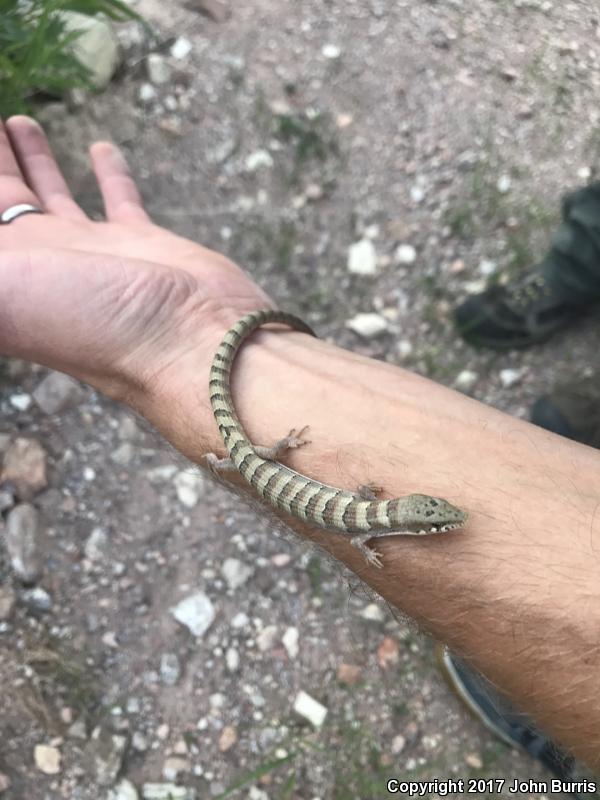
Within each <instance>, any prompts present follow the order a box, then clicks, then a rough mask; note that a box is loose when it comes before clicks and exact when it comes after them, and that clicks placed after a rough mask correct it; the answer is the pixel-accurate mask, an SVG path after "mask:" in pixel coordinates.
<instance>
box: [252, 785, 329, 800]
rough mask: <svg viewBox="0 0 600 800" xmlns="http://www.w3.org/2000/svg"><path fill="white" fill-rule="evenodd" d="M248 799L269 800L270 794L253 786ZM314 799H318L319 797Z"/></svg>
mask: <svg viewBox="0 0 600 800" xmlns="http://www.w3.org/2000/svg"><path fill="white" fill-rule="evenodd" d="M248 800H269V795H268V794H267V793H266V792H265V791H264V790H263V789H259V788H258V786H251V787H250V791H249V792H248ZM314 800H318V798H315V799H314Z"/></svg>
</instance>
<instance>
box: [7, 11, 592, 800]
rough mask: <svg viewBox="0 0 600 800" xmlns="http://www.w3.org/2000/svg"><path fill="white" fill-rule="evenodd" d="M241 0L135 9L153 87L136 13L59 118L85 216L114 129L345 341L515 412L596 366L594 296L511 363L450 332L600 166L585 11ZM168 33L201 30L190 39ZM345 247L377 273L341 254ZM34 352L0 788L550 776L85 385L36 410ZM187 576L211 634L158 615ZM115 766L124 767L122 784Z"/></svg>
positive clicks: (10, 373) (217, 787)
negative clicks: (105, 66)
mask: <svg viewBox="0 0 600 800" xmlns="http://www.w3.org/2000/svg"><path fill="white" fill-rule="evenodd" d="M239 5H240V6H244V7H240V8H238V7H237V5H236V7H235V8H234V9H233V14H232V15H231V17H230V18H229V19H228V20H227V21H224V22H222V23H216V22H214V21H211V20H209V19H207V18H206V17H205V16H203V15H201V14H199V13H198V12H197V11H194V10H190V9H189V8H188V9H186V8H184V7H183V6H180V5H176V4H167V3H158V2H155V1H154V0H143V1H142V2H141V3H140V4H139V8H140V9H141V11H142V12H143V13H146V14H147V16H148V17H149V19H150V20H151V21H152V22H153V23H155V25H156V28H157V30H158V32H159V34H160V37H161V41H162V42H163V45H164V46H163V47H162V48H158V49H162V54H163V56H164V59H163V61H162V62H161V64H159V66H162V68H164V69H165V70H166V71H167V72H168V79H167V81H166V82H165V83H163V84H156V83H155V84H152V83H151V82H149V81H148V78H147V76H146V73H145V66H144V61H143V60H140V59H141V54H140V52H138V49H137V48H138V45H136V43H135V41H133V40H132V36H131V33H128V30H129V29H128V30H127V31H125V33H123V34H122V35H123V36H124V39H126V40H127V42H128V47H129V49H128V54H129V55H128V68H127V69H126V70H125V71H124V74H123V76H122V77H121V79H120V80H119V82H116V83H115V84H114V85H113V86H112V87H111V90H110V91H109V92H107V93H105V94H103V95H100V96H97V97H94V98H92V99H89V100H88V102H87V104H86V106H85V107H84V108H83V109H80V110H78V111H76V113H74V114H72V115H68V114H67V113H66V110H65V107H64V106H63V105H62V104H58V105H55V106H53V107H49V108H46V109H45V110H44V111H43V112H42V113H41V117H42V118H43V119H44V120H45V121H46V122H47V123H48V125H49V131H50V134H51V137H52V140H53V142H54V143H55V145H56V148H57V150H58V152H59V153H60V154H61V155H62V157H63V159H64V164H65V168H66V171H67V172H68V174H69V175H70V177H71V178H72V180H73V185H74V186H75V188H76V190H77V193H78V197H79V199H80V200H81V202H82V203H83V204H84V205H85V207H86V208H87V209H89V210H93V209H97V199H96V198H95V196H94V193H93V190H92V181H91V179H90V177H89V175H88V174H87V172H86V167H85V163H84V154H85V147H86V146H87V144H88V143H89V142H90V141H92V140H93V139H96V138H100V137H110V138H112V139H113V140H115V141H117V142H119V143H121V144H122V145H123V147H124V149H125V150H126V152H127V154H128V156H129V158H130V161H131V164H132V168H133V170H134V172H135V174H136V175H138V176H139V177H140V180H141V186H142V189H143V192H144V195H145V197H146V198H147V200H148V205H149V208H150V210H151V212H152V213H153V214H154V216H155V217H156V218H157V219H158V220H160V221H162V222H163V223H164V224H166V225H169V226H170V227H172V228H174V229H176V230H177V231H179V232H181V233H183V234H185V235H187V236H190V237H193V238H196V239H199V240H201V241H202V242H203V243H205V244H206V245H208V246H210V247H213V248H215V249H218V250H223V251H225V252H227V254H229V255H231V256H233V257H234V258H235V259H236V260H237V261H238V262H239V263H240V264H242V265H243V266H244V267H245V268H247V269H248V270H249V271H250V272H251V273H252V274H253V275H254V276H255V277H256V278H257V279H258V280H260V282H261V283H262V284H263V285H264V286H265V288H267V290H268V291H269V292H270V293H271V294H272V295H273V296H275V297H276V298H277V300H278V301H279V302H280V304H281V305H282V306H283V307H285V308H287V309H289V310H291V311H294V312H297V313H299V314H300V315H301V316H303V317H304V318H305V319H306V320H307V321H308V322H309V323H310V324H312V325H314V327H315V328H316V330H317V331H319V332H320V334H321V335H323V336H327V337H330V338H331V339H332V340H334V341H335V342H337V343H338V344H340V345H342V346H344V347H348V348H351V349H354V350H357V351H359V352H362V353H366V354H369V355H373V356H375V357H377V358H383V359H385V360H387V361H389V362H391V363H398V364H402V365H404V366H406V367H408V368H410V369H413V370H415V371H418V372H420V373H422V374H425V375H428V376H430V377H432V378H434V379H435V380H438V381H441V382H443V383H445V384H447V385H451V386H452V385H460V386H462V387H463V388H464V389H465V390H468V391H469V392H470V393H471V394H473V395H474V396H475V397H477V398H478V399H481V400H483V401H485V402H489V403H492V404H493V405H495V406H497V407H499V408H501V409H503V410H506V411H508V412H509V413H511V414H515V415H519V416H524V415H526V413H527V409H528V406H529V405H530V403H531V401H532V400H533V399H534V398H535V397H536V396H537V395H539V394H540V393H541V392H543V391H547V390H549V389H551V388H552V386H553V385H554V384H555V383H556V382H557V381H559V380H563V379H569V378H572V377H574V376H577V375H579V374H581V373H582V372H584V371H585V370H589V369H590V368H592V367H593V366H594V365H595V364H597V355H596V353H595V349H596V346H597V337H598V325H599V322H600V318H599V317H598V315H596V316H595V317H594V316H592V317H590V318H588V319H586V320H584V321H582V323H581V325H579V326H578V327H577V328H576V329H574V330H572V331H570V332H569V333H567V334H565V335H564V336H561V337H560V338H558V339H557V340H555V341H552V342H551V343H549V344H548V345H546V346H544V347H539V348H536V349H534V350H531V351H527V352H524V353H509V354H505V355H500V356H499V355H495V354H493V353H489V352H485V351H481V352H476V351H473V350H472V349H470V348H469V347H467V346H466V345H465V344H463V343H462V342H461V341H460V340H459V339H458V338H457V337H456V335H455V333H454V331H453V329H452V325H451V318H450V315H451V309H452V307H453V305H454V304H455V303H456V302H457V301H458V300H459V299H460V298H462V297H463V296H464V295H465V293H466V292H468V291H477V290H478V288H480V287H481V286H483V285H484V284H485V281H487V280H489V279H490V278H491V277H492V276H495V275H500V274H511V273H512V272H514V271H515V270H519V269H522V268H523V267H525V266H527V265H528V264H531V263H532V262H534V261H535V260H536V259H537V258H539V257H540V256H541V255H542V254H543V251H544V246H545V243H547V241H548V234H549V231H550V230H551V228H552V225H553V223H554V221H555V220H556V218H557V214H558V207H559V199H560V195H561V193H562V192H564V191H566V190H567V189H570V188H575V187H576V186H578V185H581V183H583V182H585V180H587V179H588V178H589V177H590V176H593V175H594V174H595V172H596V169H597V167H598V166H600V127H599V121H600V111H599V110H598V109H599V104H598V94H599V85H600V27H599V17H598V11H597V7H596V4H595V3H593V2H591V1H590V2H571V3H558V2H550V0H539V2H538V1H537V0H522V2H517V1H516V0H514V2H513V1H512V0H501V1H497V2H492V0H479V2H477V3H467V2H461V0H452V2H450V0H448V2H435V0H430V1H429V2H427V1H426V0H410V1H408V0H406V2H404V1H402V0H397V2H394V3H384V2H380V0H371V1H370V2H369V1H368V0H359V1H356V2H355V1H353V0H346V1H345V2H343V3H342V2H339V0H329V2H327V3H324V2H322V1H317V0H305V1H304V2H302V3H299V2H293V1H292V0H278V1H277V2H275V0H257V2H254V3H252V4H250V3H248V4H239ZM169 37H173V39H179V40H178V43H177V42H176V50H175V52H176V53H177V47H179V52H181V53H183V51H184V50H185V48H186V45H185V42H189V44H190V45H191V49H190V52H189V53H188V54H187V55H184V56H183V57H182V58H179V59H178V58H176V57H174V56H172V55H171V54H170V51H169V47H170V44H169V41H168V39H169ZM181 37H183V39H184V41H183V43H182V40H181ZM158 49H157V52H158ZM158 61H160V59H158ZM359 242H362V243H363V244H362V245H361V249H360V250H359V252H360V253H362V260H361V264H362V267H363V269H364V270H365V271H366V272H369V273H372V274H363V275H360V274H355V273H352V272H350V271H349V269H348V253H349V248H350V247H351V246H352V245H355V244H357V243H359ZM365 242H370V245H369V244H366V243H365ZM361 313H374V314H377V315H378V317H379V322H377V321H376V324H379V325H380V326H381V327H382V329H383V328H385V330H382V332H381V334H380V335H378V336H376V337H373V338H364V337H359V336H358V335H357V334H356V333H354V332H352V331H351V330H350V329H348V328H347V327H346V323H347V322H348V321H349V320H352V319H353V318H354V317H355V316H356V315H357V314H361ZM45 375H46V373H45V371H43V370H39V369H37V368H31V367H30V366H27V365H21V364H17V363H15V362H12V363H11V364H5V365H4V370H3V373H2V382H1V384H0V400H1V410H2V419H3V422H2V426H1V430H2V431H3V432H5V433H7V434H10V439H8V438H6V439H2V438H1V437H0V450H6V449H7V448H8V447H10V446H11V445H10V441H11V440H14V437H16V436H17V435H21V436H26V437H28V438H30V439H33V440H35V441H37V442H39V444H40V445H41V447H42V448H43V451H44V452H45V454H46V459H47V464H48V486H47V488H45V489H44V490H43V491H41V492H38V493H37V494H36V495H35V496H34V498H33V500H32V502H33V505H34V507H35V508H36V509H37V511H38V513H39V530H38V531H37V534H36V535H37V540H38V546H39V547H40V549H41V550H42V552H43V554H44V558H43V571H42V574H41V577H40V578H39V579H38V580H37V583H36V585H37V586H38V587H41V588H43V590H44V591H45V592H46V593H47V599H44V598H43V597H42V596H41V595H39V593H38V596H37V598H36V597H32V596H31V594H27V592H26V591H25V590H24V588H23V587H22V585H21V584H20V582H19V581H18V580H17V579H16V578H15V577H14V576H12V575H11V574H10V570H9V567H8V559H7V558H3V560H0V592H4V597H5V598H6V597H9V595H11V593H14V594H15V600H16V607H15V609H14V610H13V611H12V612H11V614H10V616H9V617H8V618H7V619H6V620H5V621H0V687H1V688H0V773H4V774H5V775H6V776H8V778H9V779H10V782H11V788H10V789H7V790H6V791H5V792H4V793H2V792H1V791H0V795H1V796H2V798H3V800H4V798H5V797H6V798H9V799H10V800H13V798H14V799H15V800H16V799H17V798H19V800H21V799H22V798H27V800H46V799H47V798H52V800H53V799H54V798H62V797H64V798H69V800H88V798H89V800H91V799H92V798H94V800H95V799H96V798H104V797H113V798H115V800H132V798H135V797H136V796H137V795H136V794H135V793H134V791H135V790H134V788H133V786H135V787H137V791H138V792H139V796H140V797H142V788H141V787H142V785H143V784H147V783H151V782H153V783H161V782H162V783H166V782H168V781H169V780H170V779H171V777H172V776H174V775H177V780H176V782H177V783H178V784H180V785H181V786H182V787H187V789H189V790H190V792H189V793H188V795H185V794H184V793H183V791H182V793H181V795H180V794H174V795H173V797H177V798H179V797H181V798H184V800H185V798H186V796H187V797H188V798H192V797H194V796H195V797H196V798H198V799H200V798H217V797H225V796H227V797H229V796H231V797H244V798H246V797H248V798H252V800H267V798H268V799H269V800H280V798H281V799H282V800H283V798H297V799H298V800H301V799H302V800H311V799H313V800H314V799H316V798H321V799H322V800H330V799H333V800H351V799H352V800H353V799H354V798H361V800H371V798H373V799H374V798H383V797H386V796H387V794H386V791H385V781H386V780H387V779H388V778H391V777H398V778H399V779H429V780H433V779H435V778H438V779H442V780H445V779H455V780H458V779H463V780H467V779H468V778H472V777H481V778H505V779H507V781H508V782H507V784H506V785H505V786H504V788H503V790H502V791H501V792H499V793H496V792H494V791H489V790H488V789H486V790H485V791H483V792H482V793H480V794H479V796H480V797H488V796H489V797H497V796H506V797H508V796H515V795H514V794H513V795H511V794H509V792H508V786H509V785H511V784H512V782H513V781H514V780H515V779H519V780H529V779H534V780H546V779H548V777H549V776H548V775H546V774H545V773H543V772H542V771H541V770H540V769H538V768H537V767H536V766H535V765H533V764H532V762H531V761H530V760H529V759H528V758H526V757H524V756H522V755H520V754H518V753H516V752H511V751H510V750H508V749H506V748H504V747H503V746H502V745H500V744H498V743H496V742H495V741H494V740H493V739H492V738H491V737H490V736H489V735H487V734H486V733H485V732H484V731H483V730H482V729H481V728H480V726H479V725H478V724H477V723H475V722H474V721H472V720H470V719H469V718H468V717H467V716H466V715H465V714H464V713H463V711H462V710H461V709H460V708H459V706H458V703H457V701H456V700H455V699H454V697H453V696H452V695H451V694H450V692H449V691H448V689H447V688H446V687H445V685H444V684H443V682H442V680H441V678H440V676H439V673H438V671H437V669H436V666H435V661H434V653H433V644H432V643H431V642H429V641H427V640H426V639H425V638H423V637H421V636H419V635H417V634H416V633H415V632H414V631H412V630H411V629H410V627H409V626H408V625H407V624H405V623H404V622H403V621H398V620H396V619H395V618H394V616H393V615H392V613H391V612H390V611H389V610H388V609H382V608H379V607H378V606H376V605H374V604H373V601H372V599H371V598H369V597H367V596H365V595H364V593H363V592H362V591H361V590H360V589H356V590H354V589H352V590H349V588H348V584H347V583H346V582H345V580H344V579H343V577H342V576H341V575H340V574H339V572H338V570H337V569H335V568H334V567H332V566H331V565H330V564H329V563H328V562H326V561H325V560H323V559H322V558H321V557H320V555H319V554H317V553H311V552H305V551H303V549H302V546H301V545H299V544H298V543H297V542H293V541H287V540H284V539H281V538H277V537H275V536H273V534H272V531H271V529H270V527H269V525H268V524H267V523H264V522H261V521H260V520H259V519H257V518H256V517H255V516H253V514H252V513H251V512H250V511H248V510H246V509H244V508H240V507H239V505H238V503H237V501H236V500H235V499H232V498H231V497H230V496H228V495H226V494H225V493H223V492H222V490H220V489H218V488H216V487H214V486H212V485H211V484H208V483H205V482H204V481H203V480H202V478H201V477H199V476H198V475H197V474H196V472H195V471H194V469H193V466H190V465H188V464H186V463H185V462H184V460H183V459H182V458H180V457H178V456H177V455H176V454H174V453H172V452H170V451H169V449H168V448H167V447H166V446H165V445H164V444H163V443H162V442H161V441H160V440H159V439H158V437H157V436H155V435H154V434H152V432H149V431H148V430H147V428H146V427H145V426H144V425H137V424H136V423H135V421H134V420H133V417H132V415H130V414H128V413H127V412H125V411H124V410H123V409H121V408H118V407H117V406H116V405H114V404H112V403H110V402H108V401H106V400H105V399H103V398H101V397H98V396H97V395H95V394H94V393H93V392H91V391H89V390H87V389H84V390H83V391H82V393H81V395H79V396H77V397H75V398H74V399H73V400H72V401H71V402H70V403H68V404H66V405H67V406H68V407H67V408H66V410H64V411H63V412H61V413H60V414H45V413H44V412H43V411H42V410H41V409H40V407H39V406H38V404H37V403H36V402H32V403H31V404H30V405H29V406H28V407H24V406H26V405H27V403H26V401H25V402H24V401H22V400H19V399H18V398H19V397H23V396H26V395H29V394H30V393H31V392H32V391H34V390H35V388H36V387H38V386H39V384H40V382H41V381H42V379H43V378H44V376H45ZM15 398H17V399H16V400H15ZM0 552H1V551H0ZM2 596H3V595H2V594H1V593H0V609H1V608H2V605H1V600H2ZM190 596H195V597H196V605H195V607H194V609H193V610H194V611H195V617H194V624H197V625H198V626H199V627H198V628H197V629H196V632H198V631H200V635H198V636H194V635H192V634H191V633H190V631H189V630H188V628H187V627H185V626H184V625H182V624H180V622H178V621H177V620H176V619H175V618H174V616H173V613H172V609H173V608H174V607H175V606H177V604H178V603H179V602H180V601H181V600H182V599H185V598H189V597H190ZM44 606H46V607H44ZM188 610H189V606H188ZM203 626H207V627H206V630H205V631H202V627H203ZM300 691H303V692H306V693H307V694H308V695H310V696H311V697H312V698H314V700H316V701H318V703H320V704H321V705H322V706H323V707H324V708H326V709H327V717H326V720H325V722H324V724H323V725H322V727H321V728H319V729H314V728H313V727H312V726H311V724H310V723H308V722H307V721H306V719H303V718H302V717H299V716H298V715H297V714H296V713H295V712H294V711H293V705H294V701H295V700H296V698H297V695H298V693H299V692H300ZM94 731H96V733H93V732H94ZM115 737H116V738H115ZM119 737H120V738H119ZM39 744H45V745H48V746H49V747H50V748H51V749H52V750H53V751H58V752H59V753H60V754H61V758H62V760H61V763H60V767H59V770H58V772H57V774H54V775H48V774H44V773H43V772H42V771H40V769H38V768H37V767H36V765H35V762H34V747H35V745H39ZM44 755H45V756H46V757H47V758H48V757H49V758H50V759H52V757H53V755H52V753H50V755H49V754H48V753H47V752H46V753H45V754H44ZM38 757H41V754H40V751H38ZM117 775H119V776H125V777H126V778H127V779H128V780H129V781H131V782H132V785H131V786H127V784H121V787H120V788H119V789H118V792H117V790H115V794H114V795H109V794H108V792H109V789H110V788H111V787H112V786H114V785H115V784H116V783H118V778H117ZM238 782H240V783H241V784H243V785H242V787H241V788H240V789H239V790H238V791H237V793H236V792H232V793H231V794H226V792H227V790H228V789H229V788H231V787H233V786H234V785H236V784H237V783H238ZM0 785H1V784H0ZM194 791H195V795H194V794H193V792H194ZM144 796H148V797H159V795H158V794H156V795H152V794H151V790H150V789H148V790H147V794H146V795H144ZM165 796H168V795H165ZM427 796H428V797H437V796H439V794H438V793H436V792H435V791H432V792H430V793H429V794H428V795H427ZM517 796H521V797H536V798H540V797H542V796H543V792H539V791H530V792H521V793H520V794H519V795H517ZM552 796H553V797H559V795H552Z"/></svg>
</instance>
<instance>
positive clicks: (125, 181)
mask: <svg viewBox="0 0 600 800" xmlns="http://www.w3.org/2000/svg"><path fill="white" fill-rule="evenodd" d="M90 155H91V157H92V166H93V168H94V173H95V174H96V180H97V181H98V186H99V187H100V192H101V194H102V199H103V201H104V210H105V212H106V218H107V219H108V220H111V221H112V222H149V221H150V218H149V216H148V214H146V212H145V211H144V207H143V205H142V198H141V196H140V193H139V191H138V188H137V186H136V185H135V181H134V180H133V178H132V177H131V174H130V172H129V167H128V166H127V162H126V161H125V157H124V156H123V154H122V153H121V151H120V150H119V148H118V147H115V145H113V144H111V143H110V142H96V143H95V144H93V145H92V146H91V147H90Z"/></svg>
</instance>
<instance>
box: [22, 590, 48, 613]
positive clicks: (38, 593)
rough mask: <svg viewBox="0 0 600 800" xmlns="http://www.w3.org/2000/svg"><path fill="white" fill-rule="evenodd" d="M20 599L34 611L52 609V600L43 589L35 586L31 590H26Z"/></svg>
mask: <svg viewBox="0 0 600 800" xmlns="http://www.w3.org/2000/svg"><path fill="white" fill-rule="evenodd" d="M21 599H22V600H23V602H24V603H26V604H27V605H28V606H29V607H30V608H33V609H35V610H36V611H50V609H51V608H52V598H51V597H50V595H49V594H48V592H47V591H46V590H45V589H42V588H41V586H36V587H35V588H33V589H27V590H26V591H24V592H23V594H22V595H21Z"/></svg>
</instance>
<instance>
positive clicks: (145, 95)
mask: <svg viewBox="0 0 600 800" xmlns="http://www.w3.org/2000/svg"><path fill="white" fill-rule="evenodd" d="M156 97H157V95H156V89H155V88H154V86H152V84H151V83H142V85H141V86H140V88H139V90H138V100H139V102H140V103H141V104H142V105H144V106H148V105H150V103H152V102H153V101H154V100H156Z"/></svg>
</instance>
